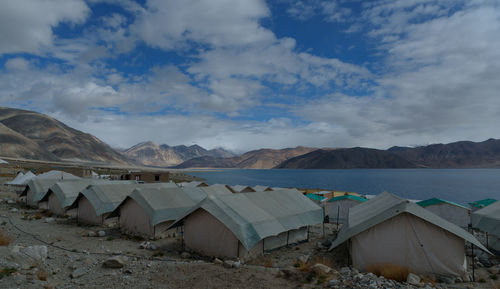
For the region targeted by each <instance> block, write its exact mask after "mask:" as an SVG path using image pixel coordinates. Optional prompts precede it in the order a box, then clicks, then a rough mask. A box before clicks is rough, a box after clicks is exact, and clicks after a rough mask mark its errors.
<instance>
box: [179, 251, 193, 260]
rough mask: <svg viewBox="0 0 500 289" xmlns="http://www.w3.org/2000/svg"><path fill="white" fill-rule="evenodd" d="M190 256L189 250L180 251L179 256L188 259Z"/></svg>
mask: <svg viewBox="0 0 500 289" xmlns="http://www.w3.org/2000/svg"><path fill="white" fill-rule="evenodd" d="M190 257H191V254H189V252H182V253H181V258H182V259H188V258H190Z"/></svg>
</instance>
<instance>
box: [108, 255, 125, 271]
mask: <svg viewBox="0 0 500 289" xmlns="http://www.w3.org/2000/svg"><path fill="white" fill-rule="evenodd" d="M126 263H127V259H126V258H125V257H121V256H113V257H111V258H108V259H106V260H105V261H104V263H103V266H104V267H107V268H113V269H118V268H123V266H125V264H126Z"/></svg>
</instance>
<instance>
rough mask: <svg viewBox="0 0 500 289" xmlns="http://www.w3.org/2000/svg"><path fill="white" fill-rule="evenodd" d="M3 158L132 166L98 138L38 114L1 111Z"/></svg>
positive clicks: (10, 109) (14, 110)
mask: <svg viewBox="0 0 500 289" xmlns="http://www.w3.org/2000/svg"><path fill="white" fill-rule="evenodd" d="M0 155H1V156H6V157H16V158H27V159H37V160H50V161H57V160H71V161H92V162H105V163H117V164H128V160H127V158H125V157H124V156H122V155H120V154H119V153H118V152H116V151H115V150H113V149H112V148H111V147H110V146H108V145H107V144H105V143H104V142H102V141H101V140H99V139H98V138H96V137H95V136H93V135H91V134H88V133H83V132H81V131H79V130H76V129H73V128H71V127H69V126H67V125H65V124H64V123H62V122H60V121H58V120H56V119H54V118H52V117H50V116H47V115H45V114H41V113H37V112H34V111H27V110H21V109H13V108H6V107H0Z"/></svg>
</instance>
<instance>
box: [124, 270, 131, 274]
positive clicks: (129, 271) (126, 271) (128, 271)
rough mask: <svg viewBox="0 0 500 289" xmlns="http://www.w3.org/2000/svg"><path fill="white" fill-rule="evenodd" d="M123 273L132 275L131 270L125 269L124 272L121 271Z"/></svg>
mask: <svg viewBox="0 0 500 289" xmlns="http://www.w3.org/2000/svg"><path fill="white" fill-rule="evenodd" d="M123 273H125V274H127V275H132V270H130V269H126V270H125V271H123Z"/></svg>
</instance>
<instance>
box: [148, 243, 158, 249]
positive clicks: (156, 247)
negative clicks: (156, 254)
mask: <svg viewBox="0 0 500 289" xmlns="http://www.w3.org/2000/svg"><path fill="white" fill-rule="evenodd" d="M148 249H149V250H151V251H156V250H158V246H156V245H155V244H153V243H151V244H149V246H148Z"/></svg>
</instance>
